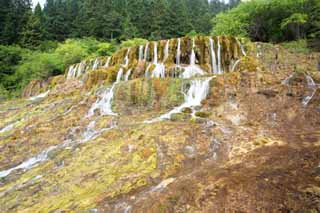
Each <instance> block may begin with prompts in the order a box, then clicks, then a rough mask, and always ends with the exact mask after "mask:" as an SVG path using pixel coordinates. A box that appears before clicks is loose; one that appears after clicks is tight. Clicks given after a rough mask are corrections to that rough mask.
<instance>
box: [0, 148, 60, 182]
mask: <svg viewBox="0 0 320 213" xmlns="http://www.w3.org/2000/svg"><path fill="white" fill-rule="evenodd" d="M56 148H57V146H51V147H49V148H48V149H47V150H45V151H43V152H41V153H40V154H38V155H37V156H35V157H32V158H30V159H28V160H26V161H24V162H23V163H21V164H20V165H18V166H16V167H13V168H11V169H8V170H4V171H1V172H0V178H3V177H6V176H8V175H9V174H10V173H11V172H13V171H16V170H19V169H22V170H28V169H31V168H33V167H35V166H36V165H38V164H39V163H41V162H43V161H45V160H47V158H48V154H49V153H50V152H51V151H52V150H54V149H56Z"/></svg>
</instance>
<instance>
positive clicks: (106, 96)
mask: <svg viewBox="0 0 320 213" xmlns="http://www.w3.org/2000/svg"><path fill="white" fill-rule="evenodd" d="M130 50H131V49H130V48H129V49H128V51H127V54H126V57H125V59H124V64H123V65H122V66H123V67H128V65H129V54H130ZM122 78H123V68H122V67H121V68H120V69H119V71H118V74H117V80H116V82H115V83H113V85H112V87H111V88H110V89H109V90H108V89H107V90H105V91H104V92H103V94H102V95H101V99H100V100H99V99H98V100H97V101H96V102H95V103H94V104H93V105H92V107H91V108H90V110H89V112H88V115H87V117H92V116H93V115H94V112H95V111H96V110H98V109H99V110H100V114H101V115H112V116H117V115H118V114H116V113H114V112H113V111H112V100H113V95H114V94H113V93H114V88H115V86H116V85H117V84H118V83H119V82H120V81H121V80H122Z"/></svg>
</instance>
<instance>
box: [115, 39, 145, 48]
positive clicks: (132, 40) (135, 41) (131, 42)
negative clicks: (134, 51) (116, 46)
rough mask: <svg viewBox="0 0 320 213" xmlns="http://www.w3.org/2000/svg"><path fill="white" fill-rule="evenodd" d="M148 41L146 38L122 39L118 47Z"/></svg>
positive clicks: (136, 44) (131, 45)
mask: <svg viewBox="0 0 320 213" xmlns="http://www.w3.org/2000/svg"><path fill="white" fill-rule="evenodd" d="M147 42H148V40H145V39H142V38H135V39H130V40H127V41H123V42H122V43H121V45H120V48H127V47H133V46H139V45H144V44H146V43H147Z"/></svg>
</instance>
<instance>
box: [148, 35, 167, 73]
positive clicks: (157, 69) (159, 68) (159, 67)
mask: <svg viewBox="0 0 320 213" xmlns="http://www.w3.org/2000/svg"><path fill="white" fill-rule="evenodd" d="M169 45H170V40H168V41H167V43H166V46H165V48H164V57H163V61H162V63H158V48H157V44H155V49H154V65H155V68H154V70H153V72H152V75H151V77H152V78H165V77H166V67H165V65H164V63H165V61H166V60H167V59H168V57H169ZM148 72H149V71H148ZM148 72H146V73H148Z"/></svg>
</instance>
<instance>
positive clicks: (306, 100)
mask: <svg viewBox="0 0 320 213" xmlns="http://www.w3.org/2000/svg"><path fill="white" fill-rule="evenodd" d="M305 78H306V80H307V82H308V87H309V89H310V90H312V92H311V94H310V95H309V96H307V97H305V98H304V99H303V101H302V104H303V106H307V105H308V104H309V103H310V101H311V100H312V98H313V96H314V95H315V94H316V92H317V85H316V83H315V82H314V80H313V79H312V78H311V76H309V75H306V76H305Z"/></svg>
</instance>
